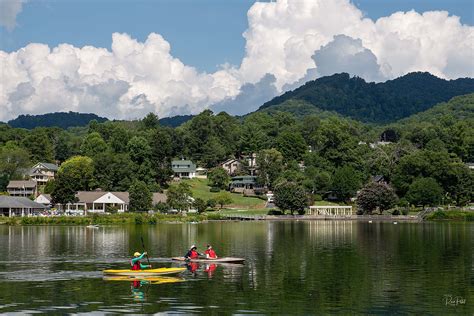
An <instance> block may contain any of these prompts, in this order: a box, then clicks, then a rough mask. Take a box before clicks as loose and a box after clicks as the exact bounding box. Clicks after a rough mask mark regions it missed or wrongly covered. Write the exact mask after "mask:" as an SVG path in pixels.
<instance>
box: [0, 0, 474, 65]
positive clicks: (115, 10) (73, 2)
mask: <svg viewBox="0 0 474 316" xmlns="http://www.w3.org/2000/svg"><path fill="white" fill-rule="evenodd" d="M6 1H10V0H6ZM254 2H255V1H253V0H201V1H197V0H159V1H151V0H134V1H130V0H127V1H125V0H84V1H78V0H62V1H61V0H54V1H50V0H30V1H29V2H27V3H26V4H24V5H23V10H22V11H21V12H20V13H19V14H18V16H17V26H16V27H15V29H13V30H12V31H8V30H7V29H6V28H5V27H0V49H1V50H4V51H7V52H11V51H14V50H17V49H19V48H21V47H24V46H26V45H27V44H29V43H31V42H37V43H45V44H48V45H49V46H50V47H55V46H57V45H58V44H60V43H70V44H73V45H74V46H77V47H82V46H84V45H92V46H96V47H105V48H110V45H111V42H112V37H111V34H112V33H114V32H125V33H127V34H130V35H131V36H132V37H134V38H136V39H138V40H141V41H143V40H145V39H146V37H147V36H148V34H149V33H151V32H156V33H159V34H161V35H162V36H163V37H164V38H165V39H166V40H167V41H168V42H170V44H171V49H172V54H173V55H174V56H176V57H178V58H180V59H181V60H182V61H183V62H184V63H185V64H190V65H193V66H194V67H196V68H198V69H199V70H201V71H207V72H211V71H215V70H216V68H217V66H218V65H221V64H223V63H226V62H227V63H231V64H234V65H238V64H239V63H240V62H241V60H242V58H243V56H244V47H245V40H244V38H243V37H242V33H243V32H244V31H245V30H246V28H247V26H248V24H247V11H248V10H249V8H250V7H251V5H252V4H253V3H254ZM352 2H353V3H354V4H355V5H356V6H357V7H358V8H359V9H361V11H362V12H363V13H364V14H365V15H367V16H368V17H370V18H372V19H377V18H379V17H383V16H387V15H390V14H392V13H393V12H396V11H409V10H411V9H415V10H416V11H418V12H424V11H430V10H447V11H448V12H449V13H450V14H454V15H457V16H459V17H461V21H462V23H465V24H470V25H473V24H474V23H473V20H474V1H473V0H396V1H388V0H354V1H352Z"/></svg>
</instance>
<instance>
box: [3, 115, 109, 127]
mask: <svg viewBox="0 0 474 316" xmlns="http://www.w3.org/2000/svg"><path fill="white" fill-rule="evenodd" d="M92 120H96V121H97V122H99V123H102V122H105V121H107V119H106V118H105V117H100V116H97V115H95V114H92V113H77V112H56V113H47V114H41V115H20V116H18V117H17V118H16V119H14V120H11V121H9V122H8V125H10V126H11V127H18V128H27V129H33V128H35V127H52V126H57V127H61V128H64V129H67V128H69V127H73V126H86V125H87V124H89V122H90V121H92Z"/></svg>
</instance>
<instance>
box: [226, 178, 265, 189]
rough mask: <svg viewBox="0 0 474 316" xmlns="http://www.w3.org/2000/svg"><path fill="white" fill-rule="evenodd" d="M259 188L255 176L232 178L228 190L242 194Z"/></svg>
mask: <svg viewBox="0 0 474 316" xmlns="http://www.w3.org/2000/svg"><path fill="white" fill-rule="evenodd" d="M260 188H261V186H259V185H258V184H257V177H255V176H237V177H232V179H231V182H230V184H229V190H230V191H231V192H238V193H242V192H244V191H245V190H255V189H260Z"/></svg>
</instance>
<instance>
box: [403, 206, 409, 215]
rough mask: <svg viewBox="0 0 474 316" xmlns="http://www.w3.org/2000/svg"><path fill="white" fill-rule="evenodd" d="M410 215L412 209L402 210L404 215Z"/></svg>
mask: <svg viewBox="0 0 474 316" xmlns="http://www.w3.org/2000/svg"><path fill="white" fill-rule="evenodd" d="M409 213H410V209H409V208H408V207H405V208H402V214H403V215H408V214H409Z"/></svg>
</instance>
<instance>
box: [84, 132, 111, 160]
mask: <svg viewBox="0 0 474 316" xmlns="http://www.w3.org/2000/svg"><path fill="white" fill-rule="evenodd" d="M106 150H107V144H106V142H105V141H104V139H103V138H102V136H100V134H99V133H97V132H93V133H90V134H87V136H86V138H84V141H83V142H82V145H81V153H82V155H84V156H88V157H94V156H95V155H97V154H98V153H102V152H104V151H106Z"/></svg>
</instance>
